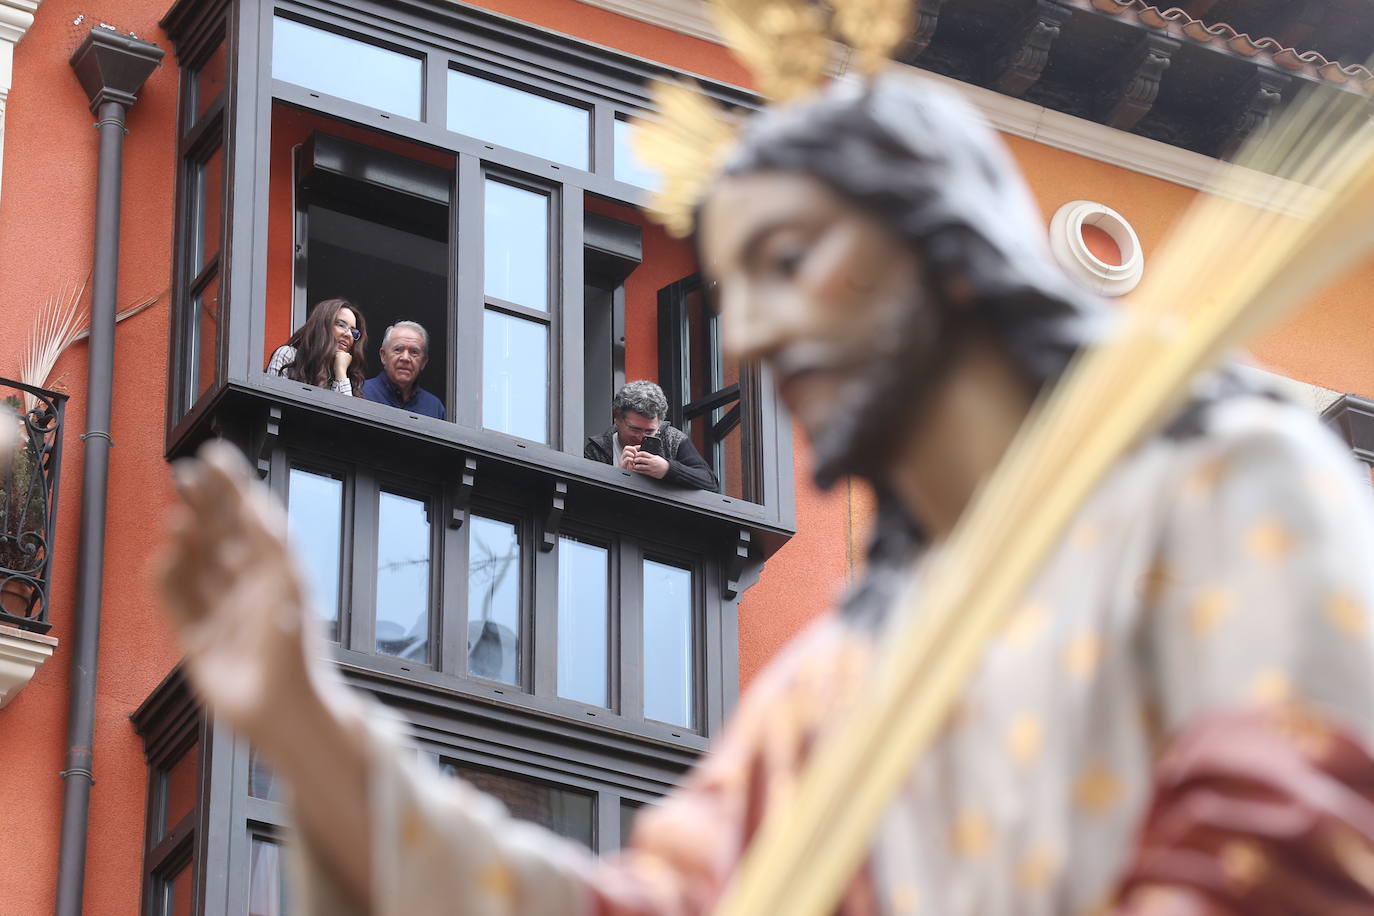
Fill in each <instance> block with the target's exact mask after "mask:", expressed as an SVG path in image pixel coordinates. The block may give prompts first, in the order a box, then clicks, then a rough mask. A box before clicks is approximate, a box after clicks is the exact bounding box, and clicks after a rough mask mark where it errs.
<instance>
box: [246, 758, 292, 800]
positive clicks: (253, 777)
mask: <svg viewBox="0 0 1374 916" xmlns="http://www.w3.org/2000/svg"><path fill="white" fill-rule="evenodd" d="M248 794H249V795H251V796H253V797H254V798H261V799H263V800H264V801H274V802H279V801H285V798H284V796H283V794H282V785H281V781H280V780H278V779H277V774H276V773H273V772H272V769H271V768H270V767H269V766H268V765H267V761H265V760H263V759H262V752H261V751H259V750H258V749H257V748H256V747H254V748H251V749H250V750H249V753H248Z"/></svg>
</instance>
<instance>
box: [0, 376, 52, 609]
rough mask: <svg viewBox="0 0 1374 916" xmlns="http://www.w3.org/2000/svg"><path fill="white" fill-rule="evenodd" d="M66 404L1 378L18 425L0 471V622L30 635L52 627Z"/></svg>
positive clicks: (3, 400) (2, 395) (1, 392)
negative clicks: (54, 549) (14, 441)
mask: <svg viewBox="0 0 1374 916" xmlns="http://www.w3.org/2000/svg"><path fill="white" fill-rule="evenodd" d="M66 401H67V396H66V395H65V394H58V393H57V392H53V391H46V390H44V389H42V388H34V387H33V386H31V385H25V384H23V383H21V382H16V381H12V380H11V379H6V378H0V404H3V405H4V406H5V407H7V408H8V409H10V410H11V411H13V412H14V413H15V414H17V415H18V417H17V423H18V426H19V440H18V443H17V444H16V447H15V451H14V454H13V456H12V458H11V460H10V462H9V466H8V467H6V468H5V469H4V470H3V471H0V624H5V625H8V626H15V627H19V628H20V629H23V630H28V631H30V632H33V633H46V632H48V630H49V629H50V628H51V627H52V624H51V623H50V622H49V621H48V607H49V604H50V603H51V598H50V595H49V588H50V584H51V583H50V581H49V577H50V575H51V572H52V542H53V528H54V526H55V523H56V521H57V492H58V477H59V472H60V470H61V466H62V415H63V411H64V408H65V405H66ZM5 422H10V421H9V420H8V419H6V421H5Z"/></svg>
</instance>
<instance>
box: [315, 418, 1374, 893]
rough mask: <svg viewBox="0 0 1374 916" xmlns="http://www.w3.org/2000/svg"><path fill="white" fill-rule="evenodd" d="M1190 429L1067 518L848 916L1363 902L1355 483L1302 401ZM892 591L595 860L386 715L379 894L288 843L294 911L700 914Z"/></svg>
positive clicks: (788, 775) (1362, 501)
mask: <svg viewBox="0 0 1374 916" xmlns="http://www.w3.org/2000/svg"><path fill="white" fill-rule="evenodd" d="M1201 423H1202V427H1203V429H1202V431H1201V433H1200V434H1198V435H1194V436H1189V437H1179V438H1170V437H1167V436H1159V437H1156V438H1154V439H1152V440H1150V441H1149V442H1147V443H1145V444H1143V445H1142V446H1140V447H1139V448H1138V449H1137V450H1136V451H1135V452H1134V453H1133V454H1132V455H1131V456H1129V457H1128V458H1127V459H1126V460H1124V461H1123V462H1121V463H1120V464H1119V465H1118V467H1117V468H1115V469H1114V471H1113V472H1112V473H1111V474H1110V475H1109V476H1108V478H1107V479H1106V480H1105V481H1104V482H1103V483H1102V485H1101V486H1100V487H1099V488H1098V490H1097V492H1096V493H1095V495H1094V496H1093V498H1092V499H1091V500H1090V501H1089V502H1088V504H1086V505H1085V506H1084V507H1083V509H1082V510H1081V511H1080V513H1079V514H1078V516H1077V517H1076V520H1075V522H1074V523H1073V525H1072V527H1071V529H1070V530H1069V532H1068V533H1067V535H1066V536H1065V538H1064V539H1063V542H1062V543H1061V544H1060V545H1059V547H1058V548H1057V549H1056V550H1055V551H1054V552H1053V554H1052V555H1051V557H1050V559H1049V561H1048V562H1047V563H1046V565H1045V566H1044V568H1043V569H1042V571H1041V573H1040V574H1039V576H1038V578H1037V579H1036V580H1035V581H1034V582H1033V584H1032V585H1031V587H1030V588H1029V589H1028V591H1027V592H1026V594H1025V598H1024V603H1023V604H1022V605H1021V607H1020V608H1019V610H1017V611H1016V612H1015V613H1014V615H1013V616H1012V617H1011V619H1010V620H1009V622H1008V623H1007V625H1006V626H1005V628H1004V629H1003V631H1002V633H1001V634H1000V637H999V638H998V639H997V640H996V641H995V643H994V644H993V645H991V646H990V647H989V649H988V651H987V653H986V655H985V658H984V660H983V662H982V664H981V667H980V668H979V670H978V671H977V672H976V673H975V675H974V678H973V680H972V682H971V684H970V685H969V687H968V689H967V691H966V693H965V696H964V699H963V701H962V702H961V703H960V704H959V706H958V707H957V708H956V709H955V710H954V712H953V713H952V715H951V717H950V721H949V722H948V723H947V726H946V727H945V729H944V731H943V733H942V735H941V737H940V738H939V739H938V740H937V742H936V743H935V744H934V745H933V746H932V747H931V748H930V749H929V750H928V752H927V753H926V754H925V755H924V757H923V758H922V759H921V760H920V761H919V762H918V763H917V764H916V765H915V767H914V768H913V770H912V773H911V777H910V780H909V781H908V782H907V784H906V786H905V787H904V789H903V791H902V792H901V794H900V795H899V796H898V797H897V798H896V799H895V800H894V801H893V802H892V804H891V805H890V806H889V809H888V811H887V813H886V815H885V817H884V819H883V821H882V824H881V826H880V828H879V830H878V833H877V835H876V837H875V839H874V844H873V848H872V852H871V854H870V856H869V859H868V861H867V863H866V865H865V867H864V868H863V869H862V870H861V872H860V873H859V874H858V875H856V877H855V879H854V881H853V883H852V885H851V887H850V890H849V891H848V893H847V895H846V897H845V899H844V901H843V902H842V904H841V912H844V913H856V914H857V913H888V914H915V913H921V914H925V913H931V914H942V916H965V914H970V916H971V914H979V916H987V914H1013V913H1015V914H1059V913H1069V914H1077V913H1101V912H1108V911H1111V910H1112V909H1113V908H1114V907H1115V908H1117V911H1118V912H1121V913H1127V912H1129V913H1156V912H1157V913H1169V912H1181V911H1180V910H1179V909H1177V908H1170V904H1169V902H1168V901H1167V899H1166V898H1164V897H1162V896H1161V895H1163V894H1165V893H1167V891H1168V889H1169V888H1186V889H1190V890H1192V891H1196V892H1198V893H1199V894H1201V895H1202V897H1203V898H1205V900H1206V901H1207V905H1208V906H1210V907H1211V909H1207V910H1199V912H1213V913H1265V912H1273V913H1293V912H1318V913H1346V912H1349V913H1356V912H1374V845H1372V843H1371V841H1374V761H1371V760H1370V759H1369V757H1368V756H1366V753H1365V751H1364V747H1365V746H1366V745H1365V742H1367V741H1368V740H1369V739H1370V738H1371V732H1374V649H1372V647H1371V641H1370V640H1371V637H1370V633H1369V609H1370V608H1371V607H1374V515H1372V514H1371V511H1370V510H1371V506H1370V501H1369V496H1368V493H1367V488H1366V487H1365V486H1364V485H1363V484H1362V483H1361V482H1360V481H1359V480H1358V478H1357V477H1356V474H1355V472H1354V469H1353V468H1352V462H1351V461H1350V457H1349V455H1348V453H1346V452H1345V451H1344V450H1343V449H1342V448H1341V447H1340V446H1339V445H1338V443H1337V442H1336V441H1335V440H1334V439H1333V438H1332V437H1331V436H1330V435H1329V434H1328V433H1327V432H1326V431H1325V430H1323V429H1321V428H1319V425H1318V424H1317V422H1316V421H1315V420H1314V419H1312V418H1311V417H1309V416H1306V415H1305V414H1304V413H1303V412H1301V411H1300V410H1298V409H1297V408H1295V407H1291V406H1288V405H1284V404H1280V403H1277V402H1272V401H1268V400H1264V399H1260V398H1254V397H1234V398H1230V399H1227V400H1223V401H1221V402H1219V403H1217V404H1215V405H1213V406H1211V407H1209V408H1207V409H1206V411H1205V413H1204V414H1203V415H1202V418H1201ZM918 563H919V561H918ZM917 569H918V571H917V575H918V576H919V574H920V573H919V565H918V567H917ZM882 575H883V571H882V570H880V569H875V570H874V572H873V576H874V579H875V580H881V578H882ZM889 578H890V579H892V580H894V581H895V576H889ZM891 591H892V589H891V588H886V589H884V588H876V589H875V588H870V589H868V590H866V591H864V592H861V594H860V596H859V597H860V599H862V600H859V601H857V602H855V603H854V604H852V605H851V607H850V608H849V609H847V612H846V613H842V614H837V615H835V616H832V617H829V618H826V619H823V620H821V621H820V622H818V623H817V624H815V625H814V626H813V627H811V628H810V629H809V630H808V631H807V632H806V633H804V634H802V635H801V636H800V637H799V638H797V639H796V640H795V641H794V642H793V644H792V645H790V646H789V647H788V648H787V649H786V650H785V651H784V652H783V653H782V654H781V655H780V656H779V657H778V658H777V659H775V660H774V662H773V663H772V664H771V665H770V667H769V668H768V669H767V670H766V671H765V672H764V673H763V674H762V675H761V676H760V678H759V679H758V680H757V682H756V683H755V684H754V685H753V686H752V687H751V689H750V690H749V692H748V694H747V696H746V697H745V698H744V700H743V702H742V704H741V707H740V709H739V711H738V713H737V715H736V716H735V718H734V720H733V721H732V722H731V723H730V725H729V727H728V728H727V730H726V732H725V733H724V735H723V736H722V737H721V738H720V740H719V742H718V744H717V746H716V748H715V749H714V750H713V751H712V752H711V753H710V754H709V755H708V756H707V757H706V758H705V759H703V761H702V762H701V763H700V764H699V765H698V767H697V768H696V769H695V770H694V771H693V772H692V773H691V774H690V776H689V778H688V779H687V780H686V782H685V784H684V785H683V786H682V787H681V789H680V790H679V791H677V792H676V793H674V794H673V795H672V796H670V797H669V798H668V799H666V800H665V801H664V802H663V803H662V804H661V805H657V806H654V807H653V808H652V809H649V810H648V811H647V812H645V813H644V814H643V815H642V816H641V817H640V819H639V822H638V823H637V825H636V827H635V831H634V835H633V839H632V842H631V843H630V845H629V847H628V848H627V849H626V850H625V851H624V852H623V853H621V854H619V855H618V856H616V857H615V858H613V859H610V860H607V861H597V860H594V859H593V858H591V856H590V855H589V854H588V853H587V852H586V851H585V850H583V849H581V848H580V847H576V846H574V845H573V844H571V843H567V842H565V841H562V840H560V839H558V838H555V837H553V836H551V835H549V834H547V833H545V832H544V831H542V830H540V829H538V828H536V827H534V826H533V825H529V824H521V823H515V822H512V821H510V820H509V819H508V818H507V817H506V815H505V814H504V811H503V810H502V808H501V806H500V805H499V803H497V802H495V801H494V800H492V799H490V798H488V797H486V796H483V795H482V794H481V793H478V792H477V791H476V790H474V789H472V788H471V787H469V786H466V785H464V784H462V783H458V782H453V781H447V780H441V779H439V778H438V777H437V776H435V775H433V774H430V773H427V772H425V771H424V769H423V765H422V764H420V763H417V761H416V760H415V758H414V755H411V754H407V753H402V752H401V751H399V750H398V746H399V741H398V740H397V738H396V737H395V735H396V734H397V732H398V729H397V728H396V726H395V725H387V724H379V725H378V726H377V729H376V739H375V742H374V745H375V747H374V759H373V772H374V782H373V796H372V799H371V816H372V823H373V827H374V831H375V834H374V836H373V847H372V848H373V862H374V878H373V884H374V890H375V893H376V899H375V900H374V901H373V905H372V907H371V909H370V910H367V909H366V908H358V907H356V906H352V905H350V904H349V903H348V902H346V901H343V900H342V899H341V897H340V892H339V890H338V888H337V886H336V885H335V884H334V883H333V881H332V880H331V878H330V877H329V875H328V874H327V873H326V872H325V871H323V870H322V869H321V868H320V867H319V866H318V865H317V864H315V863H314V860H313V855H312V853H311V850H309V849H308V848H300V849H299V850H298V854H299V856H300V861H301V862H302V863H303V864H302V866H301V870H300V876H301V878H302V884H303V888H302V889H303V891H304V892H305V896H306V898H307V899H308V900H309V901H310V904H309V905H310V906H311V907H313V908H312V909H308V910H307V912H314V913H330V914H335V913H348V912H363V911H370V912H373V913H379V914H392V913H394V914H407V916H416V914H431V913H433V914H438V913H445V914H474V916H476V914H507V913H516V912H521V913H538V914H565V913H566V914H605V916H630V914H634V916H640V914H644V916H647V914H662V916H668V914H689V913H693V914H694V913H704V912H707V911H709V910H710V908H711V906H712V903H713V902H714V901H715V900H716V899H717V898H718V896H719V894H720V893H721V891H722V889H723V887H724V885H725V883H726V881H727V880H728V878H729V876H730V875H731V873H732V871H733V869H734V868H735V867H736V866H737V864H738V862H739V861H740V857H741V853H742V850H743V849H744V847H745V846H746V845H747V843H748V840H749V838H750V836H751V835H752V833H753V831H754V830H755V828H756V827H757V825H758V823H759V821H760V820H761V818H762V816H763V814H764V812H765V811H767V810H768V809H769V808H770V807H772V806H776V805H785V804H786V803H787V800H788V798H789V793H790V792H791V791H792V790H793V786H794V781H795V776H796V774H797V772H798V769H799V767H800V766H801V764H802V762H803V760H804V758H805V755H806V752H807V750H808V748H809V747H811V746H812V744H813V743H814V740H815V738H816V737H817V736H818V735H819V734H820V733H822V732H823V731H824V730H825V727H826V723H827V722H831V721H835V719H836V718H837V717H839V716H842V715H844V713H845V711H846V709H848V708H852V704H859V703H862V702H863V686H864V679H865V676H866V674H867V673H868V672H869V671H870V670H871V666H872V664H873V661H874V658H875V652H874V646H875V645H877V644H879V643H881V640H882V633H883V628H884V626H886V624H884V623H882V622H877V623H875V622H874V621H881V620H882V617H883V614H882V613H872V612H871V611H872V608H873V606H875V605H877V604H879V603H882V604H885V603H886V602H887V601H888V594H889V593H890V592H891ZM855 778H858V779H861V778H863V776H862V774H861V773H860V774H855ZM1135 891H1139V893H1135ZM1152 900H1153V901H1155V902H1154V903H1152V902H1151V901H1152Z"/></svg>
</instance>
